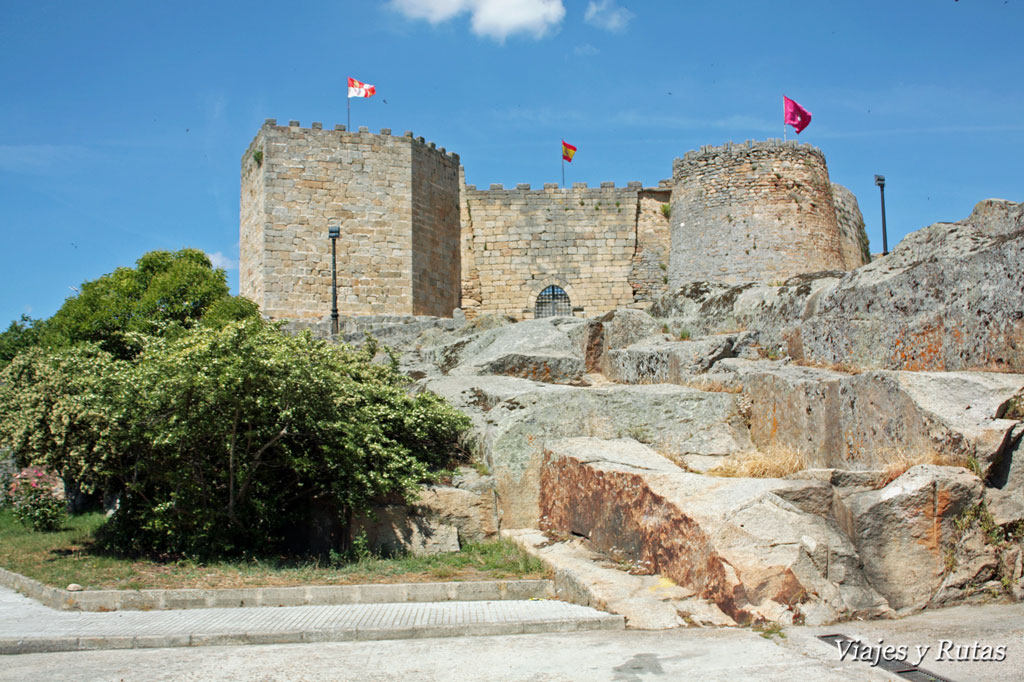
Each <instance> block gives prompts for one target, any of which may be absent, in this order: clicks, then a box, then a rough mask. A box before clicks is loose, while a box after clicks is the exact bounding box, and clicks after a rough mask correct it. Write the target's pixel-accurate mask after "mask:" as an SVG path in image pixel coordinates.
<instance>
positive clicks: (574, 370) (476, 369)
mask: <svg viewBox="0 0 1024 682" xmlns="http://www.w3.org/2000/svg"><path fill="white" fill-rule="evenodd" d="M583 324H584V322H583V321H582V320H579V319H576V318H571V317H547V318H543V319H540V320H527V321H524V322H519V323H517V324H511V325H504V326H500V327H497V328H493V329H487V330H486V331H482V332H480V333H477V334H473V335H470V336H466V337H462V338H456V339H455V340H451V341H448V342H447V343H442V344H439V345H436V346H432V347H427V348H421V349H420V351H419V356H420V358H422V360H423V361H425V362H428V363H432V364H434V365H435V366H436V367H437V368H438V370H440V372H441V373H442V374H454V375H460V376H465V375H477V374H496V375H504V376H514V377H521V378H524V379H533V380H536V381H543V382H548V383H558V384H576V383H580V382H582V381H583V374H584V373H585V367H584V362H583V353H582V351H581V349H580V347H579V344H578V343H575V342H574V340H573V339H572V338H571V337H570V332H571V331H572V330H573V329H575V328H579V327H582V326H583Z"/></svg>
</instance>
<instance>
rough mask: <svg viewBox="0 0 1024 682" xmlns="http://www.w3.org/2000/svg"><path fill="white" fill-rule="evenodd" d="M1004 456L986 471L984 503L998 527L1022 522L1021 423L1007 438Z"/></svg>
mask: <svg viewBox="0 0 1024 682" xmlns="http://www.w3.org/2000/svg"><path fill="white" fill-rule="evenodd" d="M1003 453H1004V454H1003V456H1002V457H1001V458H1000V460H999V461H998V462H996V463H995V464H994V465H993V466H992V468H991V469H990V470H989V473H988V476H987V478H986V483H987V484H988V485H989V486H991V487H988V488H986V489H985V503H986V505H987V507H988V510H989V512H990V513H991V514H992V517H993V518H994V519H995V522H996V523H997V524H998V525H1000V526H1006V525H1008V524H1011V523H1021V522H1024V422H1017V425H1016V426H1014V427H1013V428H1012V429H1011V430H1010V432H1009V433H1008V435H1007V437H1006V446H1005V447H1004V449H1003Z"/></svg>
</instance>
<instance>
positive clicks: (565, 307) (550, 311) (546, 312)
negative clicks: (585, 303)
mask: <svg viewBox="0 0 1024 682" xmlns="http://www.w3.org/2000/svg"><path fill="white" fill-rule="evenodd" d="M554 315H572V304H571V303H570V302H569V294H567V293H565V289H563V288H562V287H558V286H555V285H554V284H552V285H551V286H549V287H547V288H546V289H544V291H542V292H540V294H539V295H538V296H537V304H536V305H535V306H534V309H533V316H534V317H538V318H540V317H552V316H554Z"/></svg>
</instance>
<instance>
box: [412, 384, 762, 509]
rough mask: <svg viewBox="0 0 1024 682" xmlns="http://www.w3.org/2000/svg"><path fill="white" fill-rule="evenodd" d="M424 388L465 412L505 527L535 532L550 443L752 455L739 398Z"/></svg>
mask: <svg viewBox="0 0 1024 682" xmlns="http://www.w3.org/2000/svg"><path fill="white" fill-rule="evenodd" d="M424 386H425V387H426V388H427V389H429V390H432V391H434V392H435V393H438V394H439V395H442V396H444V397H445V398H448V399H449V400H450V401H451V402H452V403H453V404H454V405H455V406H456V407H460V408H463V409H466V410H467V412H468V414H470V415H471V417H472V418H473V419H474V423H475V425H476V429H475V431H476V433H477V436H478V441H479V447H480V448H481V449H482V453H483V454H484V456H485V461H486V462H487V465H488V466H489V467H490V468H491V471H492V472H493V473H494V476H495V485H496V490H497V494H498V498H499V507H500V509H501V514H502V522H501V523H502V527H503V528H517V527H530V526H534V525H535V524H536V522H537V518H538V508H537V494H538V486H539V472H540V459H541V454H542V451H543V448H544V445H545V443H547V442H548V441H549V440H552V439H558V438H566V437H572V436H593V437H596V438H624V437H629V438H633V439H635V440H638V441H642V442H644V443H647V444H649V445H650V446H651V447H652V448H654V449H655V450H657V451H658V452H659V453H661V454H663V455H665V456H666V457H669V458H671V459H673V460H675V461H678V462H686V461H687V458H689V457H691V456H705V457H709V458H720V457H724V456H727V455H731V454H734V453H737V452H741V451H744V450H749V449H750V448H751V445H750V441H749V439H748V436H747V429H746V427H745V425H744V424H743V420H742V418H741V417H740V415H739V412H738V403H737V398H738V396H736V395H734V394H729V393H708V392H703V391H698V390H695V389H692V388H688V387H685V386H675V385H667V384H665V385H648V386H617V385H611V386H601V387H593V388H577V387H571V386H559V385H550V384H539V383H536V382H531V381H527V380H524V379H513V378H510V377H454V376H448V377H442V378H437V379H429V380H426V381H425V382H424Z"/></svg>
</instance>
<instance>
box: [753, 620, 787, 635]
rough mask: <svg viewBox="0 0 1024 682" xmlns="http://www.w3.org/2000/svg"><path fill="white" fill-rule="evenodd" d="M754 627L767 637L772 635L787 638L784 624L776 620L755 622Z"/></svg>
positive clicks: (757, 631) (755, 630) (758, 632)
mask: <svg viewBox="0 0 1024 682" xmlns="http://www.w3.org/2000/svg"><path fill="white" fill-rule="evenodd" d="M752 629H753V630H754V632H756V633H757V634H759V635H761V636H762V637H764V638H765V639H771V638H772V637H779V638H780V639H786V633H785V632H784V631H783V629H782V625H780V624H779V623H776V622H769V623H754V625H753V628H752Z"/></svg>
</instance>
